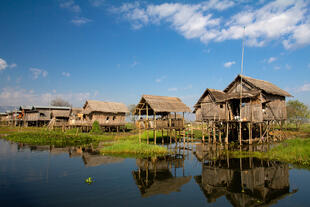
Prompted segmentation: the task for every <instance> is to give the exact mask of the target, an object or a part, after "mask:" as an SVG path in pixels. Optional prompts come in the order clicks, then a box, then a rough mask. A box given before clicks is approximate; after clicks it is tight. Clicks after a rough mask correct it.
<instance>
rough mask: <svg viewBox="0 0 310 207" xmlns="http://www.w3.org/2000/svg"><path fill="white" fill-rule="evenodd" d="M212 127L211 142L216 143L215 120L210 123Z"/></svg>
mask: <svg viewBox="0 0 310 207" xmlns="http://www.w3.org/2000/svg"><path fill="white" fill-rule="evenodd" d="M212 127H213V144H215V143H216V129H215V122H213V123H212Z"/></svg>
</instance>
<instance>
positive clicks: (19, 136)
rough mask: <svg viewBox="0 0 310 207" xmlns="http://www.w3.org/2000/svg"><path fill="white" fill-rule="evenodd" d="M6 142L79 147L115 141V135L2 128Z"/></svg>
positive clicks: (28, 128) (1, 131) (0, 129)
mask: <svg viewBox="0 0 310 207" xmlns="http://www.w3.org/2000/svg"><path fill="white" fill-rule="evenodd" d="M1 135H2V137H3V138H4V139H6V140H10V141H13V142H17V143H24V144H31V145H55V146H78V145H84V144H90V143H95V142H99V141H107V140H113V139H114V138H115V136H114V135H113V134H101V135H98V134H91V133H76V131H72V130H70V131H67V132H62V131H60V130H56V131H48V130H47V129H45V128H34V127H33V128H32V127H27V128H18V127H0V136H1Z"/></svg>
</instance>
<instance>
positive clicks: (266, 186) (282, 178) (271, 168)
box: [195, 153, 296, 206]
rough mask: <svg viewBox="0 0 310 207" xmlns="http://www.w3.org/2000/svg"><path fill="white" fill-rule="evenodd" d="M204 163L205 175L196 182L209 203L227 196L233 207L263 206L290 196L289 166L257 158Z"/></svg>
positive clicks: (204, 161)
mask: <svg viewBox="0 0 310 207" xmlns="http://www.w3.org/2000/svg"><path fill="white" fill-rule="evenodd" d="M197 154H199V155H201V153H197ZM197 158H198V157H197ZM198 159H199V158H198ZM199 160H200V159H199ZM201 162H202V174H201V175H199V176H195V180H196V182H197V184H198V185H199V186H200V188H201V190H202V192H203V193H204V195H205V197H206V198H207V201H208V202H210V203H211V202H215V201H216V199H218V198H220V197H222V196H226V198H227V200H229V201H230V203H231V204H232V205H233V206H261V205H265V204H272V203H276V202H277V201H278V200H280V199H282V198H284V197H286V196H287V195H289V194H291V193H290V192H289V190H290V185H289V167H288V165H287V164H283V163H280V162H277V161H264V160H260V159H257V158H242V159H239V158H236V159H229V158H227V159H218V160H212V161H210V160H208V159H202V160H201ZM295 192H296V191H295V190H294V191H293V192H292V193H295Z"/></svg>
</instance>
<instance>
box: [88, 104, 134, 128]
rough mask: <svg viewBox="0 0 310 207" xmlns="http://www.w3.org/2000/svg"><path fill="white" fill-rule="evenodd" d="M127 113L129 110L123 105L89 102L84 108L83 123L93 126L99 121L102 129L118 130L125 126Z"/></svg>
mask: <svg viewBox="0 0 310 207" xmlns="http://www.w3.org/2000/svg"><path fill="white" fill-rule="evenodd" d="M127 113H129V110H128V108H127V106H126V105H125V104H123V103H116V102H104V101H95V100H88V101H86V102H85V104H84V107H83V122H84V123H89V124H90V125H92V123H93V122H94V121H98V122H99V124H100V126H102V127H107V128H109V129H110V128H111V127H112V128H117V129H118V128H119V127H124V126H125V124H126V121H125V118H126V114H127Z"/></svg>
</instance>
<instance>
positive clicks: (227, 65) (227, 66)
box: [224, 61, 236, 68]
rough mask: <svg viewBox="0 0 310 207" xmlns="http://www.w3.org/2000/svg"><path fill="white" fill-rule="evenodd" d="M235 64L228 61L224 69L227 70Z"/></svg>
mask: <svg viewBox="0 0 310 207" xmlns="http://www.w3.org/2000/svg"><path fill="white" fill-rule="evenodd" d="M234 64H236V62H235V61H228V62H226V63H224V67H225V68H230V67H231V66H232V65H234Z"/></svg>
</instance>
